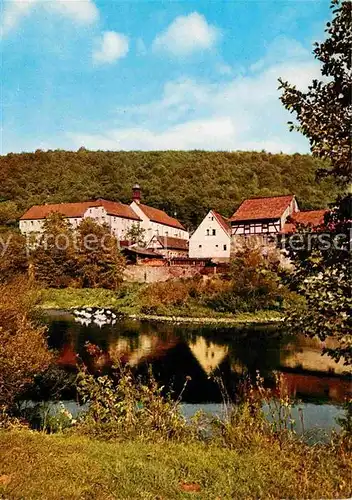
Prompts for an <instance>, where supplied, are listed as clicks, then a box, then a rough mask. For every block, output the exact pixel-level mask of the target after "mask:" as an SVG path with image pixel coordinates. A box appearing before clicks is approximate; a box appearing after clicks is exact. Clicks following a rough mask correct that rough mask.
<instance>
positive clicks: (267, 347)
mask: <svg viewBox="0 0 352 500" xmlns="http://www.w3.org/2000/svg"><path fill="white" fill-rule="evenodd" d="M49 334H50V335H49V340H50V344H51V346H52V347H54V348H56V349H57V350H58V352H59V357H58V365H59V366H61V367H64V368H65V370H71V371H72V370H75V367H76V363H77V356H79V357H80V358H81V359H83V360H84V362H85V363H86V364H87V365H88V366H89V368H90V369H91V370H93V371H94V370H99V371H100V372H108V371H109V370H111V368H112V367H113V366H114V365H116V363H117V362H122V363H128V364H129V365H131V366H132V367H134V368H135V369H136V371H137V372H138V373H140V374H143V373H145V372H146V371H147V369H148V365H152V368H153V373H154V375H155V376H156V378H157V379H158V380H159V381H160V382H161V383H162V385H165V386H166V387H169V388H172V389H173V390H174V391H175V393H176V394H177V393H178V392H179V391H180V390H181V388H182V386H183V384H184V381H185V378H186V376H190V377H191V379H192V380H191V382H190V383H189V384H188V386H187V389H186V391H185V393H184V396H183V400H184V401H185V402H186V403H219V402H221V400H222V395H221V394H220V390H219V386H218V383H217V382H216V381H215V380H214V377H215V376H219V375H221V378H222V380H223V381H224V384H225V388H226V390H227V391H228V393H229V394H230V395H234V394H235V393H236V388H237V387H238V383H239V381H240V380H241V379H242V377H243V375H244V374H250V375H251V376H255V374H256V371H257V370H259V371H260V373H261V375H262V376H264V378H265V383H266V384H267V385H268V386H270V385H272V384H273V380H274V377H273V371H274V370H275V371H278V372H279V373H281V374H282V378H283V380H284V382H285V384H286V386H287V389H288V391H289V393H290V394H291V395H293V396H297V397H299V398H300V399H302V400H303V401H314V402H319V403H323V402H325V403H328V402H332V403H342V402H343V401H344V399H345V398H346V397H347V396H348V395H350V394H351V381H350V378H349V376H348V374H347V373H346V368H345V367H344V366H343V365H342V363H339V364H337V363H335V362H334V361H332V360H331V359H330V358H327V357H326V356H324V357H322V356H321V345H320V343H319V342H317V341H312V340H310V339H306V338H304V337H294V338H293V337H292V336H289V335H285V334H284V333H283V332H282V331H279V330H278V329H276V328H275V327H272V326H271V327H266V328H242V329H239V328H224V327H221V328H219V327H218V328H216V327H214V326H211V327H209V326H199V325H197V326H191V325H189V326H186V325H173V324H164V323H150V322H145V321H144V322H139V321H133V320H123V321H121V320H120V321H117V323H116V324H115V325H111V324H110V325H103V326H102V325H100V326H95V325H94V324H90V325H89V326H85V325H81V324H77V323H76V322H75V321H74V318H73V317H72V316H70V315H63V314H60V315H59V316H53V317H51V318H50V321H49ZM87 341H88V342H91V343H92V344H95V345H97V346H99V347H100V349H101V355H100V356H99V357H97V358H94V360H93V358H91V357H90V356H89V355H88V354H87V351H86V349H85V343H86V342H87Z"/></svg>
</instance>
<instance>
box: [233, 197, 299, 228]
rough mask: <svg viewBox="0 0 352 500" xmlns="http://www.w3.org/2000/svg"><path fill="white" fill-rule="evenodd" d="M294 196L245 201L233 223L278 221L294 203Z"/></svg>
mask: <svg viewBox="0 0 352 500" xmlns="http://www.w3.org/2000/svg"><path fill="white" fill-rule="evenodd" d="M293 198H294V196H293V194H290V195H285V196H272V197H269V198H251V199H249V200H244V201H243V202H242V203H241V205H240V207H239V208H238V210H236V212H235V213H234V214H233V216H232V217H231V218H230V221H231V222H237V221H245V220H258V219H278V218H279V217H281V216H282V214H283V213H284V211H285V210H286V208H287V207H288V206H289V204H290V203H291V202H292V200H293Z"/></svg>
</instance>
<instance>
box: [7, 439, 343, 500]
mask: <svg viewBox="0 0 352 500" xmlns="http://www.w3.org/2000/svg"><path fill="white" fill-rule="evenodd" d="M263 444H264V446H259V445H258V447H257V448H256V449H255V450H253V449H250V448H248V449H242V450H236V449H232V450H229V449H226V448H222V447H220V446H216V445H213V444H210V445H209V444H205V443H199V442H193V443H192V442H191V443H188V444H186V443H180V442H157V443H146V442H139V441H135V440H134V441H131V440H128V441H123V442H100V441H97V440H92V439H89V438H87V437H82V436H70V437H68V436H65V435H61V434H59V435H45V434H41V433H33V432H30V431H26V430H23V431H9V432H0V448H1V455H2V459H1V474H0V496H1V495H3V497H4V498H11V499H20V498H28V499H29V498H31V499H40V498H44V497H45V498H50V499H53V500H54V499H70V500H71V499H78V498H79V499H82V498H87V499H88V498H89V499H91V498H92V499H114V498H118V499H130V500H132V499H137V498H143V499H148V498H150V499H156V498H159V499H161V498H163V499H177V498H209V499H215V498H219V499H225V498H227V499H233V498H348V497H350V496H351V489H350V487H349V485H348V474H349V473H350V472H351V471H350V469H349V465H348V462H347V460H346V459H344V458H343V456H342V455H341V456H338V453H337V452H336V453H335V452H331V451H328V450H323V449H322V450H320V453H317V451H316V450H307V449H299V448H298V447H297V448H295V447H294V446H292V448H291V450H288V449H287V448H285V449H280V447H279V445H272V444H270V443H261V445H263Z"/></svg>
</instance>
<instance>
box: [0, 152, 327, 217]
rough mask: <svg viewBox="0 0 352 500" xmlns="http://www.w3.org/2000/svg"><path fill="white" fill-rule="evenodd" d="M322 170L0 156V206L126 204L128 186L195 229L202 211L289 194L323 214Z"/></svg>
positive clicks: (152, 158)
mask: <svg viewBox="0 0 352 500" xmlns="http://www.w3.org/2000/svg"><path fill="white" fill-rule="evenodd" d="M322 166H323V164H322V163H321V162H320V161H319V160H315V159H313V158H312V157H311V156H309V155H299V154H295V155H285V154H270V153H265V152H261V153H259V152H234V153H228V152H204V151H187V152H181V151H165V152H162V151H160V152H105V151H95V152H93V151H87V150H85V149H81V150H79V151H77V152H66V151H61V150H58V151H47V152H43V151H37V152H35V153H22V154H12V153H11V154H8V155H7V156H0V200H2V201H5V200H11V201H14V202H15V203H16V204H17V206H18V210H19V213H21V212H23V211H24V210H25V209H27V208H28V207H30V206H31V205H33V204H41V203H59V202H70V201H71V202H73V201H80V200H89V199H93V198H98V197H102V198H107V199H111V200H121V201H122V202H125V203H127V202H129V201H130V199H131V187H132V184H133V183H135V182H138V183H139V184H140V185H141V187H142V196H143V200H144V202H145V203H148V204H150V205H152V206H155V207H159V208H162V209H164V210H166V211H167V212H168V213H169V214H170V215H172V214H174V213H176V214H177V217H178V218H179V219H180V220H181V221H182V222H183V223H184V224H186V225H187V226H188V227H195V226H196V225H197V224H198V223H199V221H200V220H201V219H202V218H203V217H204V215H205V213H206V212H207V210H208V209H209V208H214V209H215V210H217V211H219V212H220V213H222V214H224V215H226V216H229V215H231V214H232V213H233V212H234V210H235V208H237V207H238V205H239V204H240V202H241V201H242V200H243V199H245V198H248V197H250V196H270V195H277V194H288V193H294V194H296V195H297V198H298V202H299V204H300V207H301V209H313V208H323V207H326V206H327V204H328V203H329V202H331V201H332V200H333V199H334V197H335V195H336V188H335V187H334V184H333V183H332V182H331V181H330V180H324V181H322V182H321V183H320V184H317V183H316V181H315V172H316V170H317V169H318V168H320V167H322Z"/></svg>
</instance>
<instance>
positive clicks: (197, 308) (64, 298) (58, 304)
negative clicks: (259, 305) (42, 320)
mask: <svg viewBox="0 0 352 500" xmlns="http://www.w3.org/2000/svg"><path fill="white" fill-rule="evenodd" d="M145 286H146V285H139V284H130V285H125V286H124V288H123V289H122V291H121V292H120V293H117V292H113V291H111V290H106V289H103V288H95V289H94V288H83V289H82V288H64V289H54V288H48V289H43V290H42V291H41V302H40V307H41V308H42V309H73V308H76V307H106V308H114V309H117V310H119V311H120V312H121V313H124V314H127V315H136V316H138V317H141V318H143V317H147V315H143V314H142V312H141V304H140V292H141V290H142V288H143V287H145ZM159 316H165V317H173V318H174V317H178V318H202V319H208V318H210V319H214V320H215V319H224V320H225V319H231V320H234V321H235V322H239V323H251V322H253V323H258V322H259V323H266V322H270V321H273V320H274V321H275V320H277V321H279V320H280V318H281V314H280V313H279V312H277V311H257V312H255V313H238V314H236V315H234V314H230V313H221V312H216V311H214V310H212V309H211V308H209V307H205V306H202V305H199V304H197V303H196V301H193V302H191V303H189V304H187V305H185V306H167V307H164V308H163V314H159Z"/></svg>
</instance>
